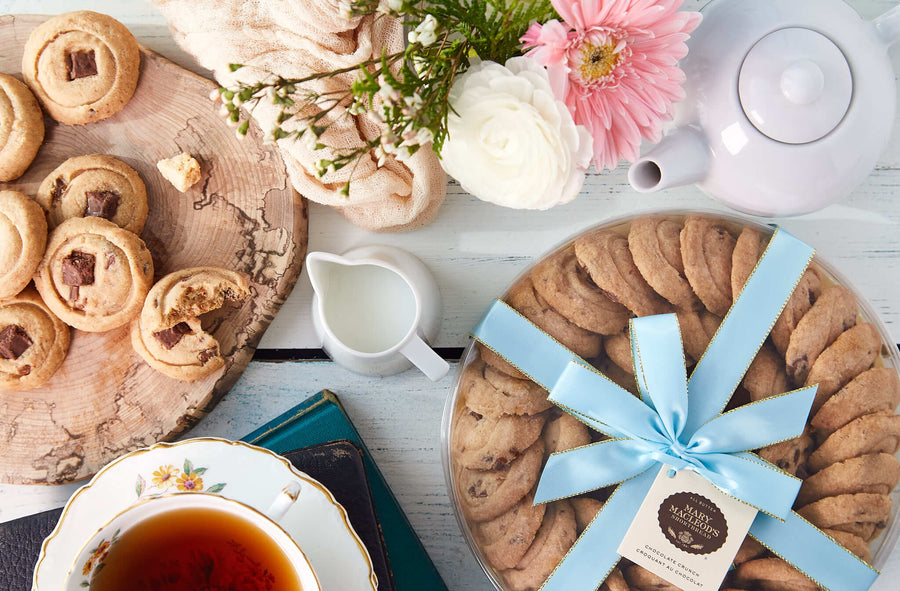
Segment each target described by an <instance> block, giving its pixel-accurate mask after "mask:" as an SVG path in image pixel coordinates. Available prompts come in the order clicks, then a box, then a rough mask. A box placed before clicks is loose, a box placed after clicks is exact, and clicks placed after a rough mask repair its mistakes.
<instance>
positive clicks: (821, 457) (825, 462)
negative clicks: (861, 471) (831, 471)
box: [809, 412, 900, 472]
mask: <svg viewBox="0 0 900 591" xmlns="http://www.w3.org/2000/svg"><path fill="white" fill-rule="evenodd" d="M898 449H900V415H895V414H894V413H892V412H876V413H872V414H870V415H865V416H863V417H860V418H858V419H856V420H855V421H851V422H849V423H847V424H846V425H844V426H843V427H841V428H840V429H838V430H837V431H835V432H834V433H832V434H831V435H830V436H829V437H828V439H826V440H825V441H824V442H822V445H820V446H819V448H818V449H816V451H814V452H813V453H812V454H811V455H810V456H809V466H810V468H811V469H812V470H813V471H814V472H818V471H819V470H822V469H824V468H825V467H826V466H830V465H831V464H835V463H837V462H843V461H844V460H849V459H850V458H855V457H859V456H863V455H867V454H874V453H887V454H891V455H893V454H895V453H897V450H898Z"/></svg>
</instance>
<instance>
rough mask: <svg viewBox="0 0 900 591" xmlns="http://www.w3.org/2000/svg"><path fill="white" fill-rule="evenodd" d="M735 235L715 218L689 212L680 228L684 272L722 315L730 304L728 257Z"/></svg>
mask: <svg viewBox="0 0 900 591" xmlns="http://www.w3.org/2000/svg"><path fill="white" fill-rule="evenodd" d="M734 245H735V239H734V236H732V235H731V233H730V232H729V231H728V229H727V228H726V227H725V226H723V225H721V224H719V223H718V222H716V221H714V220H712V219H710V218H706V217H702V216H695V215H692V216H688V217H687V219H685V220H684V229H683V230H682V231H681V256H682V259H683V260H684V274H685V276H686V277H687V280H688V281H689V282H690V284H691V287H692V288H693V289H694V293H696V294H697V297H699V298H700V301H701V302H703V305H704V306H706V309H707V310H709V311H710V312H712V313H713V314H715V315H716V316H720V317H721V316H725V314H726V313H727V312H728V309H729V308H731V303H732V299H731V257H732V253H733V252H734Z"/></svg>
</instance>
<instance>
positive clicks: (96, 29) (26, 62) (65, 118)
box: [22, 10, 141, 125]
mask: <svg viewBox="0 0 900 591" xmlns="http://www.w3.org/2000/svg"><path fill="white" fill-rule="evenodd" d="M140 64H141V53H140V49H139V48H138V43H137V40H136V39H135V38H134V35H132V34H131V32H130V31H129V30H128V29H127V28H126V27H125V25H123V24H122V23H120V22H119V21H117V20H115V19H114V18H112V17H110V16H107V15H105V14H99V13H96V12H90V11H87V10H80V11H77V12H69V13H65V14H61V15H59V16H55V17H53V18H51V19H50V20H48V21H46V22H44V23H43V24H41V25H39V26H38V27H37V28H36V29H35V30H34V31H33V32H32V33H31V36H30V37H29V38H28V41H27V42H26V43H25V52H24V55H23V56H22V76H24V78H25V82H26V83H27V84H28V86H30V87H31V90H32V91H33V92H34V94H35V96H37V98H38V100H39V101H40V102H41V104H42V105H43V107H44V110H45V111H47V113H49V114H50V116H51V117H53V118H54V119H56V120H57V121H60V122H62V123H66V124H69V125H81V124H84V123H90V122H92V121H100V120H101V119H106V118H107V117H109V116H111V115H113V114H114V113H116V112H118V111H120V110H121V109H122V108H123V107H124V106H125V105H126V104H127V103H128V101H129V100H131V96H132V95H133V94H134V90H135V88H136V87H137V81H138V75H139V74H140Z"/></svg>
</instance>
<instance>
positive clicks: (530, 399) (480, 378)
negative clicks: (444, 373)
mask: <svg viewBox="0 0 900 591" xmlns="http://www.w3.org/2000/svg"><path fill="white" fill-rule="evenodd" d="M460 388H461V389H462V391H463V392H464V393H465V400H466V404H467V405H468V407H469V408H470V409H472V410H473V411H475V412H476V413H478V414H481V415H485V416H489V417H500V416H502V415H536V414H538V413H541V412H543V411H545V410H547V409H548V408H550V407H551V406H553V403H552V402H550V401H549V400H547V391H546V390H544V389H543V388H541V387H540V386H538V385H537V384H535V383H534V382H532V381H530V380H519V379H516V378H513V377H510V376H508V375H506V374H505V373H503V372H501V371H498V370H496V369H494V368H493V367H491V366H489V365H485V364H484V362H482V361H481V360H476V361H474V362H472V363H470V364H469V366H468V367H466V370H465V372H463V376H462V381H461V382H460Z"/></svg>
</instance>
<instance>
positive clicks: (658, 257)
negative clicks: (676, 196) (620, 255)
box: [628, 217, 699, 310]
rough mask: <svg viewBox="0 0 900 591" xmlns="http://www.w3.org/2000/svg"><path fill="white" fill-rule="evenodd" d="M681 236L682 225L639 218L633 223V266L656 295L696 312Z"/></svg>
mask: <svg viewBox="0 0 900 591" xmlns="http://www.w3.org/2000/svg"><path fill="white" fill-rule="evenodd" d="M680 234H681V224H679V223H678V222H676V221H674V220H671V219H667V218H657V217H646V218H640V219H637V220H635V221H634V222H632V223H631V229H630V230H629V232H628V247H629V249H630V250H631V254H632V257H633V258H634V264H635V265H636V266H637V268H638V270H640V272H641V275H642V276H643V277H644V279H646V280H647V283H649V284H650V287H652V288H653V289H654V290H655V291H656V293H658V294H659V295H661V296H662V297H664V298H666V299H667V300H668V301H669V302H671V303H672V305H674V306H676V307H678V308H681V309H686V310H693V309H695V308H697V307H698V305H699V301H698V300H697V296H696V295H694V290H692V289H691V285H690V283H688V281H687V279H686V278H685V276H684V262H683V260H682V257H681V236H680Z"/></svg>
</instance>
